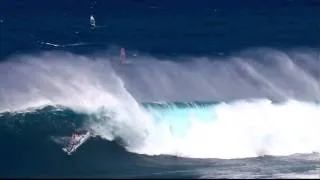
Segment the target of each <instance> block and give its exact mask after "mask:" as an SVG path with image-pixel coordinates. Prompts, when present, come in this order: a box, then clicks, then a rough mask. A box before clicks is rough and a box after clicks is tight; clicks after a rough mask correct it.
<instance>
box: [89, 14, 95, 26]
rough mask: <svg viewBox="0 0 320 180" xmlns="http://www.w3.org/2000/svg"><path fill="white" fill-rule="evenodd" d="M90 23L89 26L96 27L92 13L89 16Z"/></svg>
mask: <svg viewBox="0 0 320 180" xmlns="http://www.w3.org/2000/svg"><path fill="white" fill-rule="evenodd" d="M90 25H91V27H96V20H95V19H94V17H93V15H91V16H90Z"/></svg>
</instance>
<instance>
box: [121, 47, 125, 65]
mask: <svg viewBox="0 0 320 180" xmlns="http://www.w3.org/2000/svg"><path fill="white" fill-rule="evenodd" d="M120 62H121V63H122V64H124V63H126V50H125V49H124V48H121V49H120Z"/></svg>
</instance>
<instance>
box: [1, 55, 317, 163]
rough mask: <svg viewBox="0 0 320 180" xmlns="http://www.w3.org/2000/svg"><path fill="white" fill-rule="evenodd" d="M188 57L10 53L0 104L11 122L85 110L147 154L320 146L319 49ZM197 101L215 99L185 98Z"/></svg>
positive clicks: (88, 122) (95, 125)
mask: <svg viewBox="0 0 320 180" xmlns="http://www.w3.org/2000/svg"><path fill="white" fill-rule="evenodd" d="M181 58H183V59H184V61H183V62H180V61H178V60H176V61H172V60H165V59H160V60H159V59H156V58H154V57H148V56H139V57H135V58H132V59H131V60H132V61H133V63H132V64H130V65H123V66H120V65H119V64H118V58H117V57H115V56H103V55H91V56H90V57H89V56H79V55H75V54H71V53H66V52H46V53H42V54H37V55H20V56H14V57H11V58H10V59H8V60H6V61H5V62H2V63H1V64H0V78H1V79H0V81H1V91H0V102H1V103H0V111H1V112H2V114H1V116H2V117H1V118H4V119H7V121H4V120H3V121H2V123H4V122H6V124H10V123H8V119H10V118H8V117H9V116H8V113H9V115H10V117H11V116H13V117H16V118H11V119H10V121H17V119H19V118H17V117H21V116H18V114H14V112H21V111H23V113H22V114H25V113H27V112H25V111H31V113H34V112H36V110H35V109H39V108H40V107H49V106H50V105H51V106H54V109H55V110H56V109H57V108H58V107H60V106H61V107H63V109H62V111H67V109H71V112H73V113H75V114H79V113H80V114H84V115H85V116H81V117H82V119H83V122H82V125H83V126H86V127H90V128H91V129H93V130H94V131H95V133H96V134H98V135H99V136H100V137H102V138H104V139H107V140H109V141H112V140H117V139H120V140H121V144H122V145H123V146H124V147H125V148H126V149H127V150H128V151H130V152H135V153H140V154H148V155H158V154H167V155H177V156H183V157H193V158H242V157H254V156H259V155H289V154H294V153H312V152H320V141H319V140H318V137H319V135H320V132H319V131H318V130H317V127H319V125H320V121H319V118H320V106H319V104H318V103H317V101H318V100H319V99H320V82H319V81H320V78H319V77H320V76H319V74H320V73H319V72H320V61H319V53H318V51H316V50H299V51H291V52H281V51H276V50H270V49H259V50H250V51H247V52H243V53H240V54H237V55H234V56H232V57H229V58H224V59H215V58H194V57H192V58H190V57H181ZM155 101H157V103H148V102H155ZM176 101H178V102H182V103H180V104H179V103H173V102H176ZM191 101H201V102H203V101H206V102H209V103H197V102H193V103H189V104H188V103H186V102H191ZM213 102H214V103H213ZM275 102H277V103H275ZM66 108H67V109H66ZM37 111H38V110H37ZM6 112H7V113H6ZM46 112H47V111H46ZM49 112H51V111H49ZM54 112H55V111H54ZM51 113H53V112H51ZM21 118H22V119H23V116H22V117H21ZM21 118H20V119H21ZM61 118H62V119H64V118H63V117H61ZM69 119H70V118H69ZM64 120H65V121H66V119H64ZM70 121H71V120H70ZM39 122H40V121H39ZM43 123H45V121H44V122H43ZM13 127H15V126H13ZM15 128H16V127H15ZM15 128H13V129H15Z"/></svg>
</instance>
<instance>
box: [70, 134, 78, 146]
mask: <svg viewBox="0 0 320 180" xmlns="http://www.w3.org/2000/svg"><path fill="white" fill-rule="evenodd" d="M78 136H79V135H78V134H77V133H73V134H72V136H71V139H70V145H71V146H73V145H75V144H76V142H77V137H78Z"/></svg>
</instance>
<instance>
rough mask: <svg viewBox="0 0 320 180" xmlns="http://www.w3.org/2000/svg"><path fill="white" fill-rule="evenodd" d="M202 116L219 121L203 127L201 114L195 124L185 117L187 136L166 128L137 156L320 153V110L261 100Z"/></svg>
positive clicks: (217, 107)
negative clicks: (209, 116)
mask: <svg viewBox="0 0 320 180" xmlns="http://www.w3.org/2000/svg"><path fill="white" fill-rule="evenodd" d="M177 111H179V109H177ZM191 111H192V109H190V112H191ZM203 111H209V112H211V113H212V114H213V116H212V117H215V118H213V119H211V121H208V120H207V121H203V118H199V119H198V118H197V114H193V115H192V118H193V120H191V119H190V118H188V117H186V119H185V121H189V120H191V122H190V125H189V126H188V127H186V129H184V131H185V134H184V135H183V136H181V135H179V136H175V135H173V134H171V133H170V131H169V130H168V129H169V128H170V127H169V126H170V125H172V124H169V123H167V124H166V125H163V124H161V125H159V126H157V130H156V131H155V132H154V134H152V135H151V136H150V137H149V139H148V141H147V145H146V146H144V147H143V148H141V149H140V150H139V151H138V153H142V154H149V155H159V154H170V155H177V156H182V157H191V158H228V159H229V158H244V157H257V156H261V155H291V154H295V153H312V152H320V141H319V138H318V137H320V131H319V128H318V127H320V106H319V105H316V104H313V103H306V102H298V101H293V100H292V101H288V102H286V103H281V104H273V103H271V101H268V100H261V101H259V100H258V101H252V102H246V101H239V102H234V103H229V104H219V105H213V106H212V107H211V110H208V109H203ZM206 113H208V112H206ZM170 115H172V114H168V116H170ZM167 118H174V117H167V116H166V115H163V119H164V122H166V121H165V119H167ZM176 126H177V127H180V126H179V124H178V125H176ZM182 127H185V126H183V125H182ZM173 130H175V128H173Z"/></svg>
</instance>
